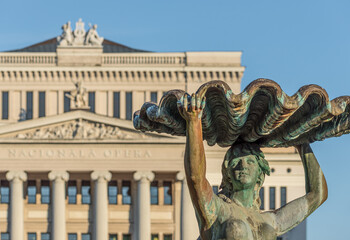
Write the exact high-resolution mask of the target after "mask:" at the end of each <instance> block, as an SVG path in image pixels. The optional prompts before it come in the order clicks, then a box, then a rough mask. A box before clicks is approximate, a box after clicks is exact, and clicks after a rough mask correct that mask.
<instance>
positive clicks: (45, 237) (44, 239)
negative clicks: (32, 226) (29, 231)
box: [41, 233, 50, 240]
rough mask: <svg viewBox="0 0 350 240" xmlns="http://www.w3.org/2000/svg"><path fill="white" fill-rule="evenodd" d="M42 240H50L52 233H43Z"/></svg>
mask: <svg viewBox="0 0 350 240" xmlns="http://www.w3.org/2000/svg"><path fill="white" fill-rule="evenodd" d="M41 240H50V233H41Z"/></svg>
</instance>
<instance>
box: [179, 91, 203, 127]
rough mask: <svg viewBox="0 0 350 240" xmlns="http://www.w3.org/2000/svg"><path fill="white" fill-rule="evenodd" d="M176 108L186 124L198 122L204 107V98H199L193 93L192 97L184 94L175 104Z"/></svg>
mask: <svg viewBox="0 0 350 240" xmlns="http://www.w3.org/2000/svg"><path fill="white" fill-rule="evenodd" d="M177 107H178V109H179V112H180V114H181V116H182V117H183V118H184V119H185V120H186V121H187V122H189V121H197V120H198V119H199V120H200V119H201V118H202V115H203V109H204V107H205V96H204V97H203V98H201V97H200V96H199V95H198V94H194V93H193V94H192V96H189V95H188V94H185V95H184V96H182V97H181V99H180V100H179V101H178V102H177Z"/></svg>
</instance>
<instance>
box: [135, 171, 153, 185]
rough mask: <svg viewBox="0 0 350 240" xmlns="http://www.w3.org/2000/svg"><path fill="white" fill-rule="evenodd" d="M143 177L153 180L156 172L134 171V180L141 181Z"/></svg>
mask: <svg viewBox="0 0 350 240" xmlns="http://www.w3.org/2000/svg"><path fill="white" fill-rule="evenodd" d="M142 179H146V180H148V181H150V182H152V181H153V179H154V173H153V172H151V171H137V172H135V173H134V180H136V181H139V180H142Z"/></svg>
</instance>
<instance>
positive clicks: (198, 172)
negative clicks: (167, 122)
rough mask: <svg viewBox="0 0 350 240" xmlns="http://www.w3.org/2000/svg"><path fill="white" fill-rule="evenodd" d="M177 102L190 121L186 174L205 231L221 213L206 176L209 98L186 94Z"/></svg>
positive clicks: (187, 128)
mask: <svg viewBox="0 0 350 240" xmlns="http://www.w3.org/2000/svg"><path fill="white" fill-rule="evenodd" d="M177 104H178V108H179V112H180V114H181V115H182V117H183V118H184V119H185V120H186V150H185V173H186V178H187V184H188V187H189V191H190V194H191V198H192V201H193V203H194V207H195V210H196V212H197V214H198V216H199V226H200V228H201V232H204V231H205V230H206V229H208V228H210V226H211V225H212V224H213V222H214V221H215V220H216V216H217V212H216V211H217V209H216V207H215V199H213V198H214V193H213V190H212V187H211V186H210V184H209V182H208V180H207V179H206V177H205V173H206V159H205V153H204V146H203V135H202V121H201V117H202V114H203V109H204V107H205V98H201V97H200V96H199V95H195V94H192V96H188V95H184V96H183V97H182V98H181V99H180V100H179V101H178V103H177Z"/></svg>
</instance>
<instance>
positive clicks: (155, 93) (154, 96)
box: [151, 92, 158, 103]
mask: <svg viewBox="0 0 350 240" xmlns="http://www.w3.org/2000/svg"><path fill="white" fill-rule="evenodd" d="M157 101H158V94H157V92H151V102H155V103H157Z"/></svg>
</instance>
